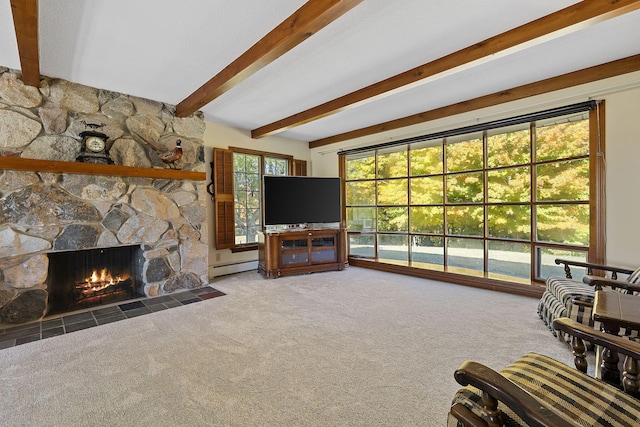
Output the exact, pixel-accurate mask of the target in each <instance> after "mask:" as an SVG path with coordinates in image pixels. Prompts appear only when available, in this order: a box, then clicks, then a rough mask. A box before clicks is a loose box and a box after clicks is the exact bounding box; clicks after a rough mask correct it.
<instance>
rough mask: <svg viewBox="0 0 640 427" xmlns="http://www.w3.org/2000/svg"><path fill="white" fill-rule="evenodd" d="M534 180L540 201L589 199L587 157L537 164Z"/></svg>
mask: <svg viewBox="0 0 640 427" xmlns="http://www.w3.org/2000/svg"><path fill="white" fill-rule="evenodd" d="M536 180H537V185H536V191H537V193H536V196H537V198H538V200H540V201H547V200H550V201H560V200H563V201H565V200H566V201H579V200H584V201H586V200H589V159H581V160H571V161H567V162H554V163H547V164H544V165H538V166H536Z"/></svg>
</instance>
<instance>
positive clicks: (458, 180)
mask: <svg viewBox="0 0 640 427" xmlns="http://www.w3.org/2000/svg"><path fill="white" fill-rule="evenodd" d="M483 187H484V182H483V173H482V172H473V173H461V174H456V175H449V176H447V200H448V201H449V203H482V201H483V200H484V193H483Z"/></svg>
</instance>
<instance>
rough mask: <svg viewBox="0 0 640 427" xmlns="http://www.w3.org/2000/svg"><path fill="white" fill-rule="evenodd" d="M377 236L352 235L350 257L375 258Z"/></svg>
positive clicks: (350, 237) (350, 238)
mask: <svg viewBox="0 0 640 427" xmlns="http://www.w3.org/2000/svg"><path fill="white" fill-rule="evenodd" d="M375 242H376V236H375V234H350V235H349V255H352V256H361V257H366V258H375V256H376V249H375Z"/></svg>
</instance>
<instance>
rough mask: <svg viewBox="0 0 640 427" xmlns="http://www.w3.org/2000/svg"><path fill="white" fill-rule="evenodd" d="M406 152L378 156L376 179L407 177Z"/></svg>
mask: <svg viewBox="0 0 640 427" xmlns="http://www.w3.org/2000/svg"><path fill="white" fill-rule="evenodd" d="M407 159H408V157H407V150H406V149H404V150H402V151H395V152H390V153H379V154H378V178H398V177H403V176H407V171H408V162H407Z"/></svg>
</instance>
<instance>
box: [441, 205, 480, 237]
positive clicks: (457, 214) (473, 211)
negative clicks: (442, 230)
mask: <svg viewBox="0 0 640 427" xmlns="http://www.w3.org/2000/svg"><path fill="white" fill-rule="evenodd" d="M447 234H455V235H459V236H484V208H483V207H482V206H450V207H448V208H447Z"/></svg>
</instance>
